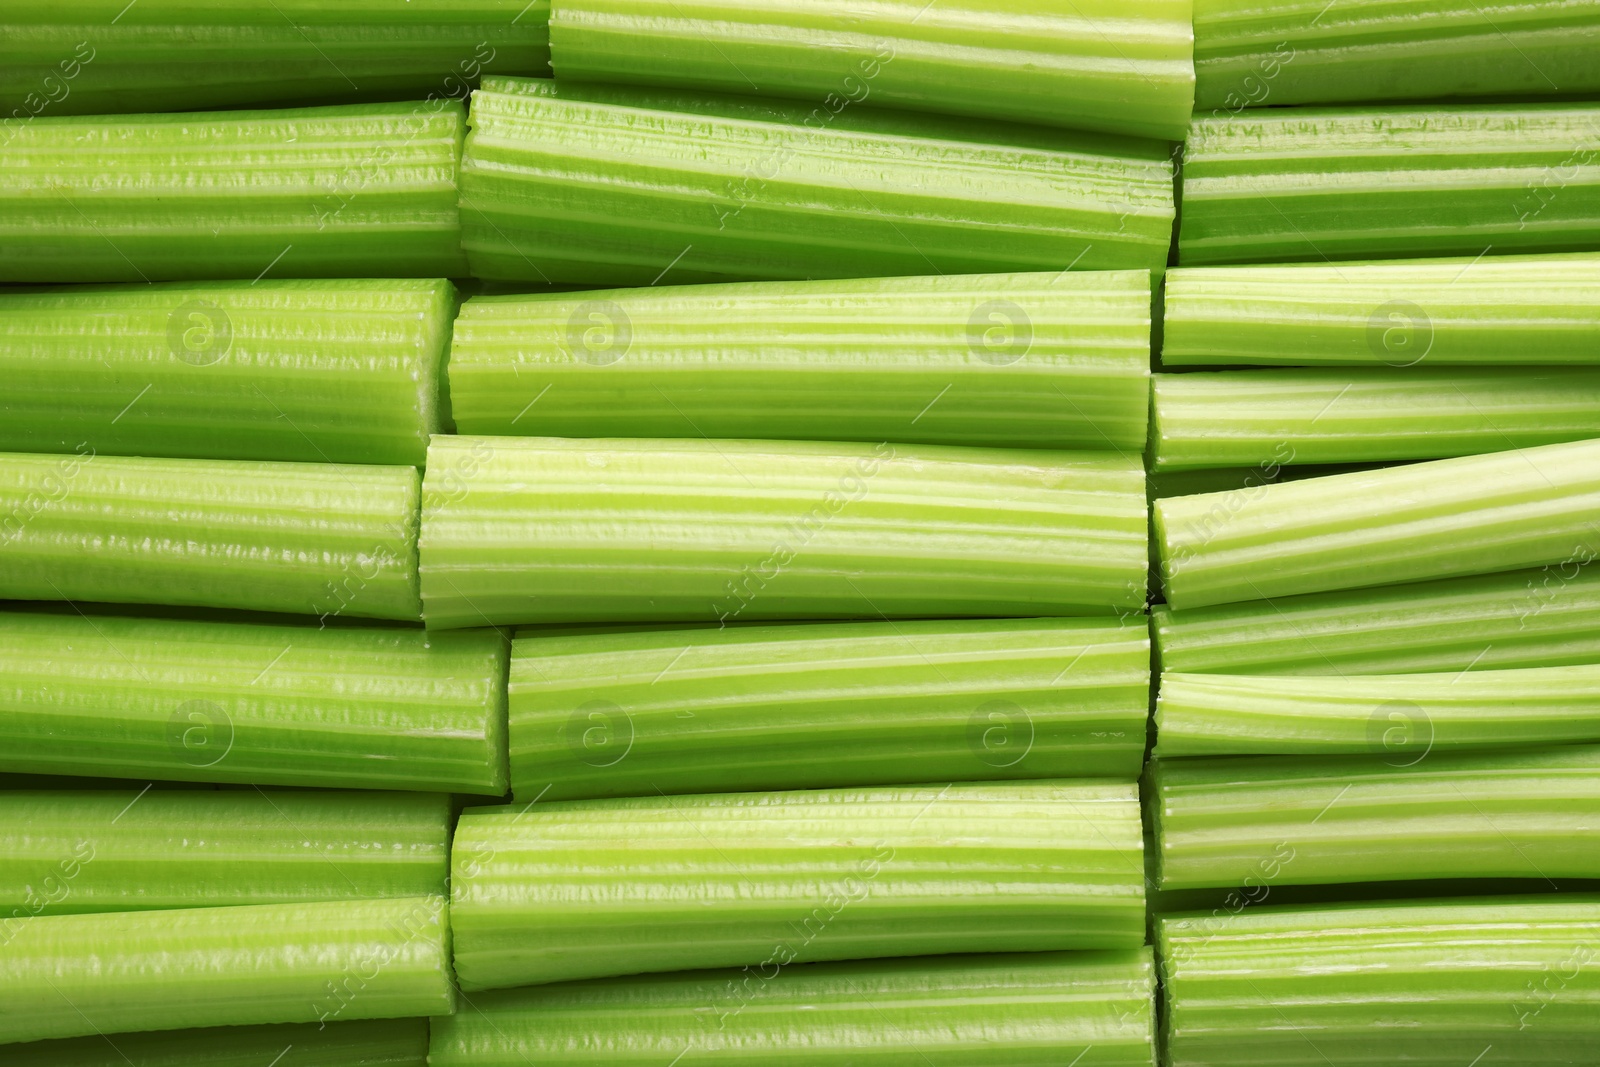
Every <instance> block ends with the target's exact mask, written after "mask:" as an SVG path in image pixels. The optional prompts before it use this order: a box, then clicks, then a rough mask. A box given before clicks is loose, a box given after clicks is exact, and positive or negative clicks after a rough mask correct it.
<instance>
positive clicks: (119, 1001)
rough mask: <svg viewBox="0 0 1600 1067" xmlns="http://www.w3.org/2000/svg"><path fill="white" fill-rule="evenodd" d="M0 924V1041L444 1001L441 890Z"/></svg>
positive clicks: (321, 1017) (444, 1005)
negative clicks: (2, 936)
mask: <svg viewBox="0 0 1600 1067" xmlns="http://www.w3.org/2000/svg"><path fill="white" fill-rule="evenodd" d="M5 926H6V928H7V933H8V935H9V943H8V944H7V946H6V951H5V952H4V953H0V993H3V995H4V1003H5V1005H6V1011H5V1012H3V1013H0V1041H38V1040H41V1039H44V1038H53V1037H78V1036H85V1035H89V1034H96V1033H99V1034H116V1033H118V1032H119V1031H124V1030H182V1029H187V1028H190V1027H196V1026H245V1025H250V1024H256V1023H291V1022H323V1023H332V1022H334V1021H338V1020H346V1019H352V1020H353V1019H390V1018H405V1017H412V1016H423V1015H448V1014H449V1013H450V1012H452V1011H454V1010H455V988H454V986H453V985H452V984H451V981H450V962H449V935H448V932H447V929H446V926H445V900H444V898H443V897H398V898H394V899H389V900H344V901H333V902H320V903H315V904H257V905H251V906H246V907H232V908H189V909H185V910H182V911H162V912H149V911H146V912H119V913H111V914H105V915H45V916H40V917H38V918H32V919H16V920H13V921H12V922H10V923H7V924H5ZM403 1025H404V1024H403Z"/></svg>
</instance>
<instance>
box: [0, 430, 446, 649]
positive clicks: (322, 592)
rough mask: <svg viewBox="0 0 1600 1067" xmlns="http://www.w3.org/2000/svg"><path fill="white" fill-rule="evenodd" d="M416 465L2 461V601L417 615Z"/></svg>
mask: <svg viewBox="0 0 1600 1067" xmlns="http://www.w3.org/2000/svg"><path fill="white" fill-rule="evenodd" d="M418 496H419V480H418V477H417V471H416V468H414V467H379V466H356V465H352V464H335V463H266V462H255V461H245V460H232V461H230V460H200V459H141V458H135V457H126V456H102V455H98V454H96V452H95V451H94V449H93V446H89V447H88V448H76V449H75V450H74V451H73V452H72V453H70V454H67V455H35V454H23V453H17V452H8V453H0V558H3V559H4V560H5V567H4V568H3V569H0V597H4V598H6V599H10V600H69V601H79V600H87V601H110V602H116V603H135V604H187V605H193V606H197V607H218V608H244V609H250V610H256V611H279V612H291V613H294V614H304V615H316V616H319V617H320V618H322V619H324V620H325V619H327V618H330V617H333V616H341V615H348V616H357V617H365V618H382V619H416V618H417V617H418V614H419V610H420V604H419V601H418V599H417V577H416V573H417V571H416V558H417V557H416V533H417V506H418Z"/></svg>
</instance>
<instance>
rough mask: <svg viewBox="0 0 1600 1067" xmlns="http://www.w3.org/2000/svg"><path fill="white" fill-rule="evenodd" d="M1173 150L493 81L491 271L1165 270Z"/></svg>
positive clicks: (471, 163)
mask: <svg viewBox="0 0 1600 1067" xmlns="http://www.w3.org/2000/svg"><path fill="white" fill-rule="evenodd" d="M1172 218H1173V189H1172V164H1171V161H1170V159H1169V158H1168V155H1167V149H1166V146H1165V145H1163V144H1160V143H1158V142H1151V141H1129V140H1125V139H1122V138H1110V137H1103V136H1099V135H1094V134H1065V133H1062V132H1060V131H1046V130H1040V129H1036V128H1032V127H1026V126H1008V125H1006V124H1003V123H994V122H989V121H979V120H973V119H948V118H943V117H939V116H931V115H912V114H905V113H898V114H897V113H894V112H879V111H872V110H869V109H862V108H855V107H844V106H842V105H841V104H832V105H828V104H818V105H817V106H816V107H809V106H808V105H805V104H796V103H789V102H784V101H762V100H752V99H746V98H741V97H721V96H714V95H706V94H692V93H678V92H671V91H659V90H657V91H651V90H644V89H628V88H610V87H600V86H593V85H584V86H577V85H574V84H572V83H570V82H563V83H561V85H560V86H559V88H558V87H557V85H556V83H555V82H553V81H548V80H538V79H516V78H501V77H486V78H484V79H483V88H482V89H480V90H479V91H478V92H476V93H474V94H473V96H472V129H471V132H470V133H469V134H468V136H467V142H466V149H465V152H464V154H463V156H462V162H461V219H462V245H463V247H464V248H465V249H466V252H467V258H468V260H469V262H470V263H471V265H472V273H473V274H474V275H475V276H477V277H480V278H501V279H511V280H521V281H540V282H564V283H578V284H595V285H653V284H655V283H656V282H658V281H669V282H673V283H677V284H682V283H684V282H695V281H705V282H713V281H740V280H746V281H756V280H762V279H801V278H816V277H833V278H839V277H877V276H881V275H899V274H967V273H979V272H984V271H1028V270H1055V271H1059V270H1062V269H1064V268H1067V267H1077V268H1080V269H1084V270H1095V269H1107V268H1110V269H1115V268H1123V267H1133V268H1143V269H1159V268H1161V267H1163V266H1165V264H1166V260H1167V245H1168V243H1169V241H1170V239H1171V231H1172Z"/></svg>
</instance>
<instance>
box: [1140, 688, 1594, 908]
mask: <svg viewBox="0 0 1600 1067" xmlns="http://www.w3.org/2000/svg"><path fill="white" fill-rule="evenodd" d="M1386 714H1387V713H1386ZM1418 725H1420V724H1419V723H1417V722H1412V723H1410V724H1406V723H1405V722H1404V721H1403V720H1401V719H1399V718H1392V719H1386V720H1385V727H1386V730H1394V731H1396V734H1395V735H1394V736H1396V737H1398V736H1401V734H1402V732H1403V731H1406V730H1407V729H1411V730H1412V731H1413V732H1412V733H1411V736H1412V737H1413V738H1416V739H1417V743H1416V744H1397V745H1393V746H1391V748H1390V749H1389V750H1388V751H1384V750H1383V743H1384V738H1383V736H1382V735H1380V736H1379V737H1378V739H1377V741H1376V743H1375V745H1374V753H1373V754H1371V755H1361V756H1295V757H1281V756H1280V757H1273V756H1260V757H1239V758H1234V759H1214V760H1157V761H1156V762H1155V763H1153V764H1151V771H1150V780H1151V785H1152V787H1153V788H1152V792H1151V817H1152V819H1153V820H1154V825H1155V832H1156V839H1157V842H1158V846H1157V855H1156V860H1157V864H1156V869H1157V879H1158V881H1159V884H1160V886H1161V888H1162V889H1193V888H1199V887H1203V886H1240V885H1244V886H1257V885H1259V884H1262V883H1268V884H1278V885H1326V884H1332V883H1342V882H1393V881H1406V880H1412V879H1443V878H1531V879H1550V878H1597V877H1600V852H1597V851H1596V850H1595V847H1594V836H1595V833H1596V832H1597V831H1600V746H1596V745H1567V746H1557V747H1552V748H1543V749H1525V750H1507V751H1503V752H1495V753H1491V754H1487V755H1485V754H1481V753H1463V752H1431V753H1430V752H1428V751H1426V749H1425V747H1424V746H1423V745H1422V744H1421V738H1420V736H1419V735H1418V733H1417V732H1415V728H1416V727H1417V726H1418Z"/></svg>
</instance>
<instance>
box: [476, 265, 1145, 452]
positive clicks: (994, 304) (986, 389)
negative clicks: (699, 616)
mask: <svg viewBox="0 0 1600 1067" xmlns="http://www.w3.org/2000/svg"><path fill="white" fill-rule="evenodd" d="M1149 379H1150V277H1149V275H1148V274H1147V273H1146V272H1144V271H1117V272H1109V271H1106V272H1101V271H1084V272H1081V273H1080V272H1073V273H1068V274H1063V273H1062V272H1060V271H1053V272H1050V273H1047V274H1012V275H1004V274H988V275H982V274H980V275H961V276H952V277H942V278H941V277H931V278H930V277H922V278H874V279H870V280H865V281H825V282H752V283H734V284H728V285H716V286H709V285H708V286H671V287H667V288H664V289H637V290H628V289H620V290H611V291H605V292H587V293H562V294H548V295H544V296H537V297H520V298H505V297H501V298H489V299H475V300H470V301H468V302H467V303H466V305H465V306H464V307H463V308H462V312H461V317H460V318H459V319H458V320H457V321H456V325H455V335H454V338H453V340H452V342H451V351H450V399H451V405H452V407H453V409H454V415H455V422H456V427H457V429H459V430H460V431H461V432H462V433H469V434H511V435H515V434H529V435H539V436H548V437H689V438H694V437H733V438H740V437H746V438H748V437H758V438H760V437H765V438H787V439H791V440H806V439H810V440H834V441H884V440H888V441H906V442H916V443H927V444H968V445H1016V446H1024V447H1032V448H1099V449H1124V450H1127V451H1129V452H1141V451H1143V449H1144V436H1143V435H1144V429H1145V424H1146V417H1147V415H1148V411H1149V406H1150V405H1149Z"/></svg>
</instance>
